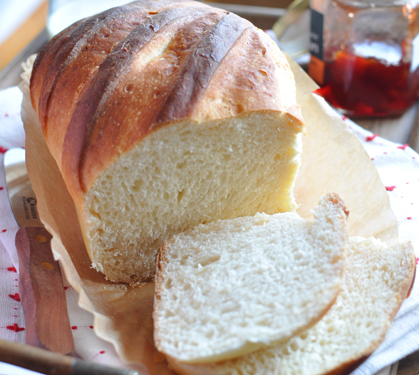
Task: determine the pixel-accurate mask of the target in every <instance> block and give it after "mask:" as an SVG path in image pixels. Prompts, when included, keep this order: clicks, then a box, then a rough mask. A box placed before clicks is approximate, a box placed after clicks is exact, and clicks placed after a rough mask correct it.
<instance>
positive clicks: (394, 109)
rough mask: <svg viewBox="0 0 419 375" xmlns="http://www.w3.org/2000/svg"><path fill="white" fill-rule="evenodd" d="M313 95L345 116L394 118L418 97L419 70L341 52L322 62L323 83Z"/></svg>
mask: <svg viewBox="0 0 419 375" xmlns="http://www.w3.org/2000/svg"><path fill="white" fill-rule="evenodd" d="M315 92H316V93H317V94H319V95H321V96H322V97H324V98H325V99H326V100H327V101H328V102H329V103H330V104H331V105H332V106H334V107H335V108H338V109H341V111H342V112H343V113H344V114H346V115H348V116H358V117H360V116H368V117H371V116H375V117H384V116H397V115H400V114H402V113H403V112H404V111H405V110H406V109H407V108H409V107H410V106H411V105H412V104H413V103H414V102H415V100H416V99H417V97H418V96H419V68H417V67H416V69H415V71H413V72H412V71H411V64H410V63H404V62H403V61H402V60H401V59H400V60H399V61H395V62H390V63H389V62H388V61H385V60H382V59H377V58H376V57H370V56H368V55H367V56H362V57H361V56H359V55H355V54H353V53H350V52H348V51H347V50H346V49H344V50H341V51H338V52H336V53H335V54H334V58H333V60H332V61H331V62H326V63H325V68H324V84H323V86H322V87H321V88H320V89H318V90H316V91H315Z"/></svg>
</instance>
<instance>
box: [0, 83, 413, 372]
mask: <svg viewBox="0 0 419 375" xmlns="http://www.w3.org/2000/svg"><path fill="white" fill-rule="evenodd" d="M21 100H22V95H21V93H20V90H19V89H18V88H17V87H13V88H10V89H7V90H4V91H0V338H2V339H6V340H10V341H15V342H20V343H24V341H25V330H24V327H25V321H24V316H23V311H22V306H21V303H20V298H19V288H18V277H19V273H18V261H17V259H18V258H17V252H16V248H15V245H14V236H15V233H16V231H17V226H16V222H15V221H14V219H13V216H12V213H11V209H10V205H9V202H8V197H7V192H6V189H5V181H4V169H3V154H4V151H5V149H8V148H12V147H24V145H25V143H24V142H25V135H24V131H23V125H22V121H21V119H20V103H21ZM345 121H346V123H347V125H348V127H349V128H350V129H351V130H352V131H353V132H354V133H355V134H356V136H357V137H358V139H359V140H360V141H361V143H362V145H363V146H364V147H365V149H366V151H367V152H368V154H369V155H370V157H371V158H372V159H373V161H374V164H375V166H376V168H377V170H378V172H379V174H380V177H381V180H382V181H383V184H384V186H386V187H387V190H388V194H389V195H390V201H391V206H392V209H393V210H394V212H395V214H396V216H397V219H398V222H399V237H400V239H401V240H410V241H411V242H412V244H413V246H414V247H415V249H416V254H417V256H418V254H419V230H418V223H419V195H418V194H417V192H418V191H419V155H418V154H417V153H416V152H414V151H413V150H412V149H411V148H409V147H408V146H407V145H399V144H395V143H392V142H389V141H386V140H384V139H382V138H380V137H377V136H376V135H373V134H371V133H370V132H368V131H366V130H364V129H362V128H360V127H359V126H357V125H356V124H355V123H353V122H352V121H350V120H349V119H346V120H345ZM348 162H349V163H350V161H348ZM64 285H66V295H67V304H68V310H69V315H70V322H71V325H72V328H73V336H74V343H75V349H76V352H77V354H79V355H80V356H81V357H82V358H84V359H86V360H90V361H95V362H100V363H103V364H108V365H111V366H116V367H124V365H123V364H122V363H121V361H120V360H119V359H118V357H117V355H116V353H115V350H114V349H113V347H112V345H110V344H109V343H107V342H105V341H103V340H101V339H99V338H98V337H96V336H95V334H94V332H93V317H92V315H91V314H90V313H88V312H86V311H84V310H82V309H80V308H79V307H78V304H77V301H78V294H77V292H76V291H75V290H74V289H73V288H71V286H69V284H68V282H67V281H66V280H65V281H64ZM418 349H419V290H418V283H415V286H414V288H413V290H412V294H411V296H410V298H408V299H407V300H406V301H405V302H404V303H403V306H402V308H401V310H400V311H399V313H398V314H397V317H396V319H395V321H394V324H393V327H392V329H391V330H390V332H389V333H388V335H387V338H386V340H385V342H384V343H383V344H382V345H381V346H380V348H379V349H378V350H376V352H375V353H374V354H373V355H372V356H371V357H370V358H369V359H368V360H367V361H366V362H365V363H364V364H363V365H361V366H360V367H359V368H358V369H357V370H356V371H354V373H353V375H372V374H375V373H376V372H377V371H379V370H381V369H383V368H384V367H386V366H388V365H389V364H391V363H393V362H395V361H397V360H399V359H400V358H402V357H404V356H406V355H408V354H410V353H412V352H413V351H416V350H418Z"/></svg>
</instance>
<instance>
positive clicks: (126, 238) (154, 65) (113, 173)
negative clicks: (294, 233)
mask: <svg viewBox="0 0 419 375" xmlns="http://www.w3.org/2000/svg"><path fill="white" fill-rule="evenodd" d="M30 89H31V90H30V93H31V101H32V106H33V108H34V109H35V111H36V113H37V116H38V119H39V122H40V126H41V127H42V130H43V134H44V136H45V140H46V142H47V145H48V148H49V150H50V151H51V154H52V155H53V156H54V158H55V160H56V162H57V165H58V167H59V168H60V170H61V173H62V175H63V178H64V181H65V183H66V185H67V188H68V190H69V192H70V194H71V196H72V198H73V200H74V203H75V206H76V209H77V212H78V217H79V221H80V226H81V229H82V232H83V236H84V240H85V243H86V248H87V250H88V252H89V255H90V258H91V260H92V264H93V267H94V268H96V269H97V270H98V271H101V272H103V273H104V274H105V275H106V276H107V277H108V278H109V279H110V280H113V281H117V282H127V283H129V282H141V281H145V280H148V279H151V278H153V277H154V273H155V257H156V253H157V250H158V249H159V247H160V246H161V244H162V243H163V242H164V241H166V240H167V239H168V238H169V237H170V236H172V235H173V234H176V233H179V232H181V231H183V230H185V229H188V228H192V227H194V226H196V225H197V224H200V223H204V222H210V221H214V220H218V219H228V218H234V217H239V216H245V215H254V214H256V213H257V212H266V213H269V214H273V213H277V212H284V211H293V210H295V208H296V204H295V201H294V197H293V194H292V188H293V185H294V180H295V176H296V173H297V170H298V166H299V163H300V159H299V155H300V153H301V149H300V135H301V133H302V132H303V130H304V124H303V122H302V119H301V115H300V110H299V107H298V105H297V103H296V99H295V83H294V77H293V74H292V72H291V70H290V67H289V65H288V63H287V61H286V59H285V57H284V56H283V55H282V53H281V52H280V51H279V49H278V48H277V46H276V45H275V43H274V42H273V41H272V40H271V39H270V38H269V37H268V36H267V35H266V34H265V33H263V32H262V31H261V30H258V29H257V28H255V27H254V26H253V25H252V24H250V23H249V22H248V21H246V20H244V19H241V18H240V17H238V16H236V15H234V14H232V13H229V12H226V11H224V10H221V9H216V8H212V7H209V6H207V5H205V4H202V3H199V2H193V1H164V0H161V1H138V2H134V3H131V4H129V5H127V6H125V7H118V8H113V9H110V10H108V11H105V12H103V13H101V14H98V15H95V16H93V17H91V18H88V19H86V20H82V21H79V22H78V23H76V24H74V25H72V26H70V27H69V28H67V29H66V30H64V31H63V32H62V33H60V34H59V35H57V36H56V37H54V38H53V39H52V40H51V41H50V42H49V43H48V44H47V45H46V46H45V47H44V48H43V49H42V51H41V52H40V53H39V54H38V56H37V59H36V61H35V63H34V67H33V71H32V76H31V81H30ZM25 100H28V98H25Z"/></svg>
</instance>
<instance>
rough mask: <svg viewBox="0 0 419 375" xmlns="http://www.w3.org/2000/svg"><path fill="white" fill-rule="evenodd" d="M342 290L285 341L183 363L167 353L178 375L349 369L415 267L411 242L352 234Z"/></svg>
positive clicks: (377, 339) (393, 309)
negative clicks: (228, 357)
mask: <svg viewBox="0 0 419 375" xmlns="http://www.w3.org/2000/svg"><path fill="white" fill-rule="evenodd" d="M346 250H347V256H348V261H347V266H346V269H345V274H344V282H343V290H342V291H341V292H340V294H339V295H338V297H337V299H336V303H335V304H334V305H333V306H332V308H331V309H330V310H329V312H328V313H327V314H326V315H325V316H324V317H323V319H322V320H320V321H319V322H318V323H317V324H316V325H315V326H314V327H312V328H311V329H309V330H307V331H305V332H303V333H302V334H300V335H299V336H296V337H293V338H291V339H290V340H289V341H287V342H285V343H282V344H278V345H273V346H271V347H269V348H266V349H261V350H259V351H257V352H254V353H250V354H248V355H246V356H243V357H241V358H237V359H235V360H230V361H224V362H219V363H213V364H208V365H187V364H184V363H180V362H177V361H174V360H173V359H171V358H169V362H170V365H171V367H172V368H173V369H174V370H175V371H176V372H177V373H179V374H182V375H192V374H193V375H232V374H240V375H320V374H334V375H338V374H349V373H350V372H351V371H352V370H353V369H354V368H356V367H357V365H359V364H360V363H361V362H362V361H363V360H365V358H366V357H368V356H369V355H370V354H371V353H372V352H373V351H374V350H375V349H376V348H377V347H378V346H379V345H380V343H381V342H382V341H383V340H384V338H385V335H386V333H387V331H388V329H389V328H390V325H391V321H392V319H393V318H394V316H395V315H396V313H397V311H398V310H399V308H400V306H401V304H402V302H403V300H404V299H405V297H406V294H407V293H408V291H409V288H410V287H411V285H412V282H413V278H414V271H415V255H414V251H413V248H412V246H411V245H410V243H396V244H394V245H391V246H387V245H386V244H384V243H382V242H381V241H379V240H376V239H374V238H368V239H363V238H351V239H350V244H349V245H348V246H347V249H346Z"/></svg>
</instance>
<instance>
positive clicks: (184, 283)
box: [153, 194, 347, 363]
mask: <svg viewBox="0 0 419 375" xmlns="http://www.w3.org/2000/svg"><path fill="white" fill-rule="evenodd" d="M346 240H347V229H346V212H345V206H344V203H343V201H342V200H341V199H340V198H339V197H338V196H337V195H336V194H328V195H326V196H324V197H323V198H322V199H321V200H320V202H319V203H318V205H317V207H316V209H315V211H314V221H313V222H309V221H307V220H304V219H302V218H301V217H299V216H298V215H297V214H295V213H283V214H276V215H272V216H269V215H266V214H257V215H256V216H254V217H244V218H238V219H232V220H225V221H217V222H214V223H211V224H207V225H200V226H198V227H197V228H195V229H193V230H191V231H188V232H186V233H182V234H179V235H177V236H175V237H174V238H172V239H171V240H169V241H168V242H166V243H165V244H164V246H163V247H162V249H161V251H160V253H159V257H158V265H157V276H156V297H155V305H154V315H153V318H154V324H155V334H154V338H155V343H156V346H157V348H158V350H160V351H162V352H163V353H165V354H166V355H168V356H170V357H172V358H175V359H176V360H179V361H182V362H188V363H205V362H211V361H217V360H222V359H227V358H234V357H238V356H240V355H243V354H246V353H248V352H251V351H254V350H256V349H258V348H260V347H263V346H266V345H268V344H270V343H272V342H275V341H278V340H282V339H284V338H289V337H290V336H293V335H295V334H297V333H298V332H301V331H302V330H304V329H306V328H307V327H309V326H311V325H313V324H314V323H315V322H317V321H318V320H319V319H320V318H321V317H322V316H323V315H324V314H325V313H326V311H327V310H328V309H329V308H330V306H331V304H332V303H333V301H334V300H335V298H336V295H337V294H338V292H339V290H340V285H341V276H342V273H343V266H344V259H345V258H344V250H343V248H344V246H345V245H346Z"/></svg>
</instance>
